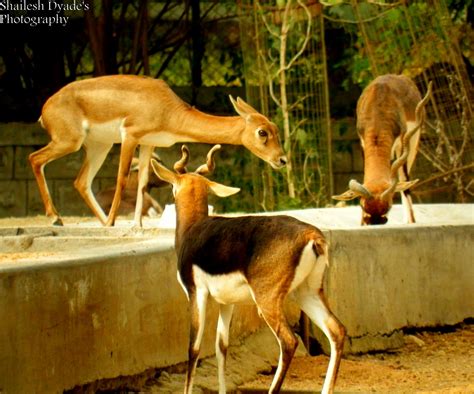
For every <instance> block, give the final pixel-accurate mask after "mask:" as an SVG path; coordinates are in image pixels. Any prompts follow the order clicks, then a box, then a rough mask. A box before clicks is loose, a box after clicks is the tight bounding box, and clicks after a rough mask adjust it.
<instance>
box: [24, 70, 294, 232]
mask: <svg viewBox="0 0 474 394" xmlns="http://www.w3.org/2000/svg"><path fill="white" fill-rule="evenodd" d="M230 100H231V102H232V105H233V106H234V109H235V110H236V112H237V113H238V114H239V116H227V117H224V116H213V115H208V114H205V113H203V112H200V111H198V110H197V109H195V108H193V107H191V106H189V105H188V104H186V103H185V102H183V101H182V100H181V99H180V98H179V97H178V96H177V95H176V94H175V93H174V92H173V91H172V90H171V89H170V87H169V86H168V85H167V84H166V83H165V82H164V81H162V80H157V79H153V78H148V77H141V76H136V75H113V76H104V77H98V78H91V79H86V80H81V81H75V82H72V83H70V84H68V85H66V86H65V87H63V88H62V89H60V90H59V91H58V92H57V93H55V94H54V95H53V96H51V97H50V98H49V99H48V100H47V101H46V103H45V105H44V106H43V110H42V113H41V117H40V122H41V125H42V126H43V127H44V128H45V129H46V130H47V132H48V133H49V134H50V136H51V142H49V144H48V145H46V146H45V147H43V148H41V149H40V150H38V151H36V152H33V153H32V154H31V155H30V157H29V159H30V163H31V166H32V168H33V172H34V174H35V177H36V181H37V182H38V186H39V191H40V194H41V198H42V200H43V203H44V205H45V209H46V215H47V216H49V217H51V218H52V219H53V224H56V225H62V220H61V218H60V216H59V214H58V212H57V210H56V208H55V207H54V205H53V202H52V200H51V196H50V194H49V190H48V185H47V183H46V179H45V176H44V173H43V170H44V166H45V165H46V164H48V163H50V162H52V161H54V160H56V159H59V158H60V157H63V156H65V155H68V154H70V153H72V152H76V151H78V150H79V149H80V148H81V147H84V150H85V159H84V163H83V165H82V168H81V170H80V172H79V174H78V176H77V178H76V180H75V182H74V185H75V187H76V189H77V190H78V191H79V193H80V194H81V196H82V197H83V199H84V200H85V202H86V203H87V205H88V206H89V207H90V208H91V210H92V212H93V213H94V214H95V216H97V218H98V219H99V220H100V221H101V222H102V223H103V224H105V225H106V226H112V225H114V223H115V218H116V215H117V210H118V207H119V204H120V199H121V194H122V190H123V188H124V187H125V184H126V177H127V174H128V171H129V169H130V163H131V161H132V157H133V153H134V151H135V149H136V147H137V145H140V152H139V175H138V195H137V205H136V208H135V218H134V220H135V224H136V225H137V226H141V211H142V205H143V191H144V188H145V185H146V183H147V178H148V168H149V162H150V159H151V154H152V151H153V148H154V147H169V146H171V145H173V144H175V143H176V142H202V143H208V144H216V143H222V144H231V145H244V146H245V147H246V148H248V149H249V150H250V151H251V152H252V153H254V154H255V155H256V156H258V157H260V158H261V159H263V160H265V161H267V162H268V163H270V164H271V165H272V167H274V168H281V167H283V166H284V165H285V164H286V160H287V159H286V157H285V155H284V153H283V150H282V147H281V144H280V139H279V136H278V129H277V127H276V125H275V124H274V123H272V122H270V121H269V120H268V119H267V118H266V117H265V116H263V115H262V114H260V113H258V112H257V111H256V110H255V109H254V108H252V107H251V106H250V105H248V104H247V103H245V102H244V101H243V100H242V99H240V98H237V101H235V100H234V99H233V98H232V97H230ZM114 143H120V144H121V150H120V163H119V169H118V175H117V185H116V190H115V195H114V199H113V202H112V206H111V208H110V212H109V214H108V216H106V215H105V213H104V211H103V210H102V208H101V207H100V206H99V204H98V203H97V201H96V199H95V197H94V194H93V193H92V190H91V184H92V181H93V179H94V177H95V175H96V174H97V171H98V170H99V168H100V167H101V166H102V163H103V162H104V160H105V157H106V156H107V153H108V152H109V150H110V148H111V147H112V145H113V144H114Z"/></svg>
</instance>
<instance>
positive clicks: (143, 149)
mask: <svg viewBox="0 0 474 394" xmlns="http://www.w3.org/2000/svg"><path fill="white" fill-rule="evenodd" d="M152 153H153V146H151V145H140V153H139V154H138V189H137V203H136V205H135V218H134V222H135V226H137V227H142V210H143V194H144V192H145V187H146V185H147V183H148V171H149V167H150V160H151V155H152Z"/></svg>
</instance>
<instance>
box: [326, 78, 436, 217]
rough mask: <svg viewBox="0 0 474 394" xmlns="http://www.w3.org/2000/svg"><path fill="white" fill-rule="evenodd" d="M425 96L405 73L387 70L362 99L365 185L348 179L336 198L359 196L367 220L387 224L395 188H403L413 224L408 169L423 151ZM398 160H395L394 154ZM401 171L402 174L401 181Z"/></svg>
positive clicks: (359, 124) (359, 117)
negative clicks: (419, 148) (421, 134)
mask: <svg viewBox="0 0 474 394" xmlns="http://www.w3.org/2000/svg"><path fill="white" fill-rule="evenodd" d="M430 94H431V82H430V84H429V85H428V91H427V93H426V96H425V97H424V98H423V100H421V95H420V92H419V91H418V89H417V87H416V85H415V84H414V83H413V81H411V80H410V79H409V78H407V77H405V76H403V75H392V74H388V75H382V76H380V77H377V78H376V79H375V80H373V81H372V82H371V83H370V84H369V85H368V86H367V87H366V88H365V89H364V91H363V92H362V95H361V96H360V98H359V101H358V102H357V132H358V134H359V138H360V142H361V145H362V149H363V151H364V184H363V185H361V184H360V183H358V182H357V181H356V180H354V179H353V180H351V181H350V182H349V190H348V191H346V192H345V193H343V194H341V195H338V196H333V198H334V199H336V200H343V201H347V200H352V199H354V198H357V197H360V198H361V199H360V204H361V206H362V225H371V224H385V223H386V222H387V213H388V211H389V210H390V208H391V207H392V202H393V196H394V194H395V192H400V193H401V197H402V204H403V207H404V215H405V221H406V222H407V223H414V222H415V216H414V214H413V204H412V200H411V196H410V195H409V190H408V189H409V188H410V187H412V186H413V185H414V184H415V183H416V182H418V179H417V180H414V181H410V180H409V173H410V170H411V168H412V166H413V162H414V161H415V157H416V153H417V151H418V142H419V139H420V132H421V126H422V125H423V121H424V116H425V115H424V106H425V105H426V102H427V101H428V99H429V96H430ZM393 156H395V157H396V160H395V161H394V162H393V164H391V158H392V157H393ZM397 173H398V179H399V181H398V180H397Z"/></svg>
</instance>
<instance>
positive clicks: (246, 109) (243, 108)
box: [229, 95, 258, 119]
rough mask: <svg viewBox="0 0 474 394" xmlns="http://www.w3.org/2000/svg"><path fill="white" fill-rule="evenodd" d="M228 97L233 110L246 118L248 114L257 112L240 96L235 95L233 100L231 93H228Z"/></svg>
mask: <svg viewBox="0 0 474 394" xmlns="http://www.w3.org/2000/svg"><path fill="white" fill-rule="evenodd" d="M229 99H230V102H231V103H232V105H233V107H234V109H235V112H237V113H238V114H239V115H240V116H242V117H243V118H246V119H247V117H248V116H249V115H251V114H254V113H258V111H257V110H256V109H255V108H253V107H252V106H250V105H249V104H247V103H246V102H245V101H244V100H242V99H241V98H240V97H237V101H235V100H234V98H233V97H232V96H231V95H229Z"/></svg>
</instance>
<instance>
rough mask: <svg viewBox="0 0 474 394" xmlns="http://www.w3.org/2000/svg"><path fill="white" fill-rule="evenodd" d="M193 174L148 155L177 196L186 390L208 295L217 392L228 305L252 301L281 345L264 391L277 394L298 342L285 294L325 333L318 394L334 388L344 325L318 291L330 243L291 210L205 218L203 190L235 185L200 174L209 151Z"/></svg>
mask: <svg viewBox="0 0 474 394" xmlns="http://www.w3.org/2000/svg"><path fill="white" fill-rule="evenodd" d="M219 148H220V146H219V145H217V146H214V148H212V149H211V151H210V152H209V154H208V157H207V164H204V165H203V166H201V167H199V168H198V169H197V170H196V171H195V172H194V173H187V172H186V170H185V166H186V163H187V160H188V157H189V153H188V150H187V148H186V147H183V158H182V159H181V160H180V161H178V162H177V163H176V164H175V167H174V169H175V171H176V172H172V171H170V170H168V169H167V168H166V167H164V166H163V165H161V164H159V163H158V162H156V161H154V160H152V167H153V169H154V170H155V173H156V175H157V176H158V177H159V178H161V179H163V180H164V181H166V182H168V183H171V184H172V185H173V194H174V197H175V203H176V211H177V224H176V242H175V245H176V253H177V256H178V280H179V282H180V284H181V286H182V287H183V290H184V292H185V293H186V295H187V297H188V300H189V302H190V312H191V330H190V340H189V349H188V351H189V360H188V370H187V375H186V382H185V389H184V392H185V393H186V394H189V393H191V392H192V387H193V378H194V374H195V370H196V365H197V362H198V356H199V350H200V346H201V339H202V336H203V332H204V324H205V321H204V320H205V317H206V305H207V300H208V298H209V296H211V297H212V298H213V299H214V300H215V301H217V303H218V304H219V320H218V324H217V338H216V356H217V361H218V362H217V365H218V377H219V393H225V392H226V384H225V373H224V369H225V360H226V353H227V347H228V344H229V326H230V321H231V318H232V312H233V308H234V304H240V303H254V304H255V305H256V306H257V308H258V311H259V313H260V316H262V317H263V319H264V320H265V322H266V323H267V325H268V326H269V327H270V328H271V330H272V332H273V334H274V335H275V337H276V338H277V340H278V343H279V345H280V360H279V363H278V368H277V370H276V372H275V377H274V378H273V382H272V384H271V386H270V390H269V393H278V392H279V391H280V389H281V385H282V383H283V380H284V378H285V374H286V372H287V371H288V367H289V365H290V362H291V359H292V358H293V354H294V352H295V350H296V346H297V344H298V341H297V339H296V337H295V335H294V334H293V332H292V330H291V328H290V326H289V325H288V322H287V320H286V317H285V314H284V308H283V306H284V302H285V299H286V298H287V297H288V295H289V294H292V295H294V298H295V300H296V302H297V303H298V305H299V306H300V307H301V309H302V310H303V311H304V312H305V313H306V314H307V315H308V316H309V318H310V319H311V320H312V321H313V322H314V324H316V325H317V326H318V327H319V328H320V329H321V330H322V331H323V333H324V334H325V335H326V336H327V338H328V339H329V343H330V347H331V356H330V359H329V366H328V370H327V373H326V376H325V378H324V384H323V387H322V393H323V394H328V393H332V392H333V391H334V385H335V383H336V378H337V373H338V368H339V364H340V362H341V356H342V349H343V345H344V337H345V329H344V326H343V325H342V324H341V323H340V322H339V321H338V319H337V318H336V317H335V316H334V315H333V313H332V312H331V311H330V309H329V307H328V305H327V302H326V299H325V296H324V291H323V277H324V273H325V270H326V267H327V265H328V244H327V241H326V239H325V238H324V235H323V234H322V233H321V231H320V230H318V229H317V228H316V227H314V226H312V225H310V224H307V223H303V222H301V221H299V220H297V219H295V218H292V217H290V216H282V215H280V216H241V217H234V218H226V217H219V216H209V214H208V205H207V203H208V193H214V194H216V195H217V196H219V197H227V196H231V195H233V194H235V193H237V192H238V191H239V190H240V189H238V188H234V187H228V186H224V185H221V184H219V183H216V182H212V181H210V180H209V179H207V178H205V177H204V176H203V175H207V174H209V173H210V172H212V170H213V169H214V159H213V155H214V153H215V151H216V150H217V149H219Z"/></svg>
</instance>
